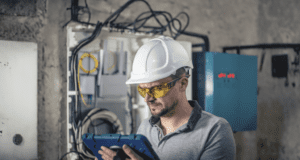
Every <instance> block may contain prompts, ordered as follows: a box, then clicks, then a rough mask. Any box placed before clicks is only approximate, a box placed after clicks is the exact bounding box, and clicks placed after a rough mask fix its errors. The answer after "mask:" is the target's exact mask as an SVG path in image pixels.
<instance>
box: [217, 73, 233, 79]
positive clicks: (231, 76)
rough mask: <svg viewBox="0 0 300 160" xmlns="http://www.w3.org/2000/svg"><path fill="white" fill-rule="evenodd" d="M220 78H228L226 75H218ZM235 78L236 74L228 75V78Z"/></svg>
mask: <svg viewBox="0 0 300 160" xmlns="http://www.w3.org/2000/svg"><path fill="white" fill-rule="evenodd" d="M218 77H219V78H226V74H225V73H220V74H219V75H218ZM234 77H235V74H234V73H229V74H228V75H227V78H234Z"/></svg>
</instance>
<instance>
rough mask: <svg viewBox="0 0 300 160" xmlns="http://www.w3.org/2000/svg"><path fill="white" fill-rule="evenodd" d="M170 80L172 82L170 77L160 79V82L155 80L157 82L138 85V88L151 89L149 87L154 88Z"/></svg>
mask: <svg viewBox="0 0 300 160" xmlns="http://www.w3.org/2000/svg"><path fill="white" fill-rule="evenodd" d="M170 80H172V78H171V77H166V78H163V79H160V80H157V81H154V82H150V83H140V84H139V86H140V87H141V88H151V87H154V86H158V85H160V84H162V83H165V82H169V81H170Z"/></svg>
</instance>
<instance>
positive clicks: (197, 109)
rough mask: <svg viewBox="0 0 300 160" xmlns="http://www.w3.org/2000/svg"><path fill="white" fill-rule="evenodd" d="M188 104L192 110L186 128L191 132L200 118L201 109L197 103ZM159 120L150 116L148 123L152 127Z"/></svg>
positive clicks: (192, 101)
mask: <svg viewBox="0 0 300 160" xmlns="http://www.w3.org/2000/svg"><path fill="white" fill-rule="evenodd" d="M188 102H189V104H190V105H191V106H192V107H193V108H194V109H193V110H192V113H191V115H190V119H189V121H188V123H187V126H188V127H189V128H190V129H191V130H193V129H194V128H195V125H196V123H197V122H198V120H199V119H200V118H201V113H202V108H201V107H200V105H199V104H198V102H197V101H194V100H190V101H188ZM159 120H160V118H155V117H153V116H151V118H150V119H149V122H150V124H151V125H152V127H153V126H154V125H155V124H157V123H158V122H159Z"/></svg>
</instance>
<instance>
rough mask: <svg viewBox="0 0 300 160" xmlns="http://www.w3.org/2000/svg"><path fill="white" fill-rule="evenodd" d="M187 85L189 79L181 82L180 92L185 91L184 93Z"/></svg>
mask: <svg viewBox="0 0 300 160" xmlns="http://www.w3.org/2000/svg"><path fill="white" fill-rule="evenodd" d="M187 84H188V80H187V79H183V80H182V81H181V87H180V90H181V89H183V90H184V91H185V90H186V88H187Z"/></svg>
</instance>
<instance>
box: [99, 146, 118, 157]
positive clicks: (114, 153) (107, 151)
mask: <svg viewBox="0 0 300 160" xmlns="http://www.w3.org/2000/svg"><path fill="white" fill-rule="evenodd" d="M101 149H102V152H104V154H107V155H109V156H112V157H114V156H116V155H117V153H116V152H115V151H113V150H110V149H109V148H106V147H105V146H101Z"/></svg>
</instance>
